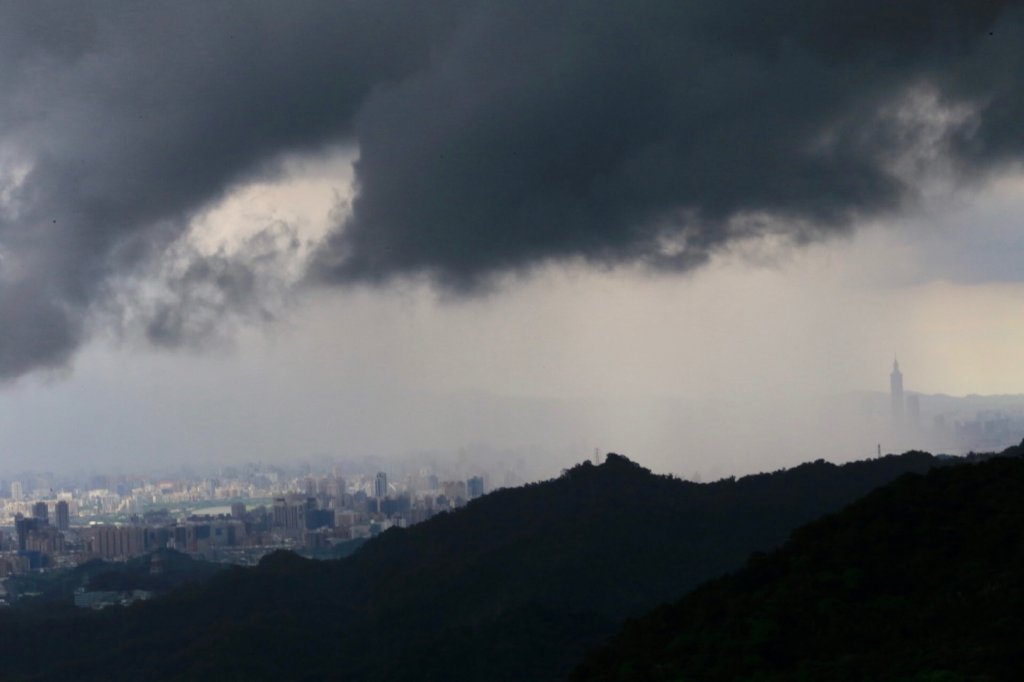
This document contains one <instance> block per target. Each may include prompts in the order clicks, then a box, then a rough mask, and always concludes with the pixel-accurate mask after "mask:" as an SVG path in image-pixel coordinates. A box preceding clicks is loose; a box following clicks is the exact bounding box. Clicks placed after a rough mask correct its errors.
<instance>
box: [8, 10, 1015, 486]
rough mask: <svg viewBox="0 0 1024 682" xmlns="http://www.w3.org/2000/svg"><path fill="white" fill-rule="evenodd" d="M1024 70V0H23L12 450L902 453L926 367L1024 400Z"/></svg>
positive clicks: (12, 203)
mask: <svg viewBox="0 0 1024 682" xmlns="http://www.w3.org/2000/svg"><path fill="white" fill-rule="evenodd" d="M719 5H722V6H719ZM1021 74H1024V7H1022V3H1018V2H977V1H973V2H968V1H962V2H955V1H952V0H950V1H947V2H936V1H934V0H929V1H924V0H921V1H919V2H915V1H908V2H903V3H899V4H893V3H890V2H864V1H863V0H860V1H858V2H846V1H839V0H837V1H834V2H827V3H823V2H806V1H801V2H798V1H796V0H793V1H785V2H771V3H769V2H753V1H751V2H732V3H678V2H665V3H658V2H641V3H624V2H592V1H591V2H579V3H575V2H562V3H557V4H555V5H552V4H551V3H531V2H519V3H491V2H483V1H479V2H477V1H469V0H467V1H466V2H430V3H419V2H353V3H342V2H337V3H289V4H288V5H287V6H286V5H285V4H282V3H262V4H261V3H187V2H181V3H173V4H156V3H154V4H135V5H129V4H124V3H102V2H94V3H88V4H86V3H62V2H57V3H49V4H47V3H32V4H28V3H20V4H15V3H10V4H6V5H4V6H2V7H0V91H2V92H3V93H4V96H3V97H2V98H0V376H2V377H4V383H3V385H2V387H0V469H2V470H11V469H17V468H37V469H64V468H70V467H79V466H83V465H84V463H88V464H89V465H95V466H96V467H100V468H102V467H105V466H109V467H119V468H123V469H131V468H133V467H138V468H143V469H145V468H150V467H152V466H169V465H173V464H175V463H179V462H181V463H202V462H210V461H225V462H239V461H247V460H264V461H274V460H286V459H288V458H301V457H310V456H313V455H318V454H328V455H336V456H361V455H367V454H369V455H381V456H396V455H403V454H406V453H409V452H415V451H420V450H440V451H457V450H459V449H460V448H467V449H468V450H469V451H470V452H472V451H474V449H475V448H480V447H483V446H490V447H492V448H495V449H498V450H503V449H508V450H512V451H515V452H517V453H520V454H522V455H523V456H527V457H529V458H531V459H532V460H534V461H535V462H536V463H537V465H536V466H537V468H538V470H539V471H541V473H544V472H549V473H555V472H557V470H558V469H559V468H561V467H562V466H565V465H567V464H569V463H571V462H574V461H578V460H579V459H582V458H583V457H585V456H587V455H589V454H590V453H592V451H593V449H594V448H595V447H596V448H601V449H602V450H606V451H607V450H615V451H619V452H624V453H626V454H627V455H629V456H631V457H633V458H635V459H637V460H639V461H640V462H642V463H644V464H645V465H647V466H650V467H652V468H654V469H656V470H659V471H673V472H676V473H681V474H685V475H689V474H690V473H692V472H694V471H699V472H703V475H705V476H713V475H725V474H731V473H746V472H750V471H756V470H760V469H765V468H776V467H778V466H783V465H790V464H795V463H797V462H799V461H802V460H804V459H806V458H808V457H813V458H816V457H819V456H824V457H826V458H830V459H846V458H850V457H856V456H870V455H871V454H872V452H871V451H870V450H869V449H868V448H867V447H866V446H865V442H868V441H870V442H871V443H874V442H875V439H874V435H873V434H868V435H865V436H864V438H850V439H849V440H848V441H847V442H845V443H843V442H838V441H840V436H841V435H842V434H843V433H845V432H844V431H841V430H840V431H837V430H836V429H835V428H834V427H833V426H831V424H832V419H833V418H834V417H835V415H833V414H829V409H830V408H828V407H827V405H829V404H830V403H829V402H828V400H827V398H828V397H829V396H835V395H838V394H841V393H844V392H847V391H851V390H857V389H876V390H884V389H885V388H886V387H887V381H888V370H889V365H890V363H891V361H892V358H893V355H894V354H898V356H899V358H900V361H901V365H902V367H903V369H904V372H905V381H906V385H907V387H908V388H909V389H911V390H918V391H922V392H925V393H931V392H945V393H952V394H964V393H972V392H973V393H1022V392H1024V363H1021V362H1020V361H1019V358H1020V355H1021V350H1020V349H1021V340H1022V339H1024V314H1022V313H1024V306H1022V302H1024V286H1022V281H1021V280H1022V275H1024V269H1022V268H1021V266H1020V265H1019V263H1020V262H1022V256H1024V248H1022V247H1024V226H1022V225H1021V221H1020V219H1019V216H1021V215H1024V211H1022V209H1024V170H1022V168H1021V159H1022V157H1024V124H1021V121H1024V83H1022V82H1021V80H1022V75H1021ZM849 427H850V429H855V428H856V426H855V425H854V424H852V423H851V424H850V425H849ZM860 435H864V434H860Z"/></svg>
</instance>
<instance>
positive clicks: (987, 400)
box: [862, 359, 1024, 454]
mask: <svg viewBox="0 0 1024 682" xmlns="http://www.w3.org/2000/svg"><path fill="white" fill-rule="evenodd" d="M886 402H887V403H888V404H887V405H886V404H885V403H886ZM862 414H863V416H864V417H865V419H866V420H867V422H868V424H869V426H870V428H871V429H872V431H873V432H874V433H876V434H878V438H879V440H880V447H882V448H883V449H885V450H886V451H890V452H899V451H904V450H909V449H923V450H928V451H931V452H936V453H938V452H945V453H951V454H967V453H970V452H993V451H999V450H1003V449H1004V448H1007V447H1010V446H1011V445H1017V444H1018V443H1020V442H1021V440H1022V439H1024V395H1006V396H980V395H969V396H965V397H954V396H948V395H942V394H934V395H929V394H923V393H919V392H916V391H910V390H906V387H905V386H904V381H903V372H902V370H901V369H900V364H899V360H898V359H894V360H893V364H892V371H891V372H890V374H889V395H888V400H887V401H883V400H882V399H881V395H878V394H869V395H867V396H864V397H863V399H862Z"/></svg>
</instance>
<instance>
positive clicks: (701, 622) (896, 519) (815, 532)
mask: <svg viewBox="0 0 1024 682" xmlns="http://www.w3.org/2000/svg"><path fill="white" fill-rule="evenodd" d="M1020 451H1021V448H1020V446H1018V447H1015V448H1010V449H1009V450H1007V451H1006V453H1004V454H1005V455H1006V456H1004V457H998V458H992V459H989V460H987V461H983V462H980V463H977V464H960V465H957V466H951V467H943V468H936V469H933V470H932V471H930V472H929V473H927V474H926V475H921V476H908V477H903V478H900V479H899V480H897V481H895V482H894V483H892V484H890V485H888V486H885V487H883V488H881V489H879V490H877V491H875V492H873V493H871V494H869V495H868V496H866V497H865V498H864V499H862V500H859V501H857V502H855V503H854V504H852V505H850V506H849V507H848V508H847V509H845V510H843V511H842V512H839V513H836V514H831V515H829V516H827V517H825V518H823V519H821V520H819V521H816V522H813V523H811V524H808V525H806V526H804V527H802V528H800V529H799V530H797V531H796V532H795V533H794V534H793V536H792V539H791V540H790V541H789V542H788V543H786V545H785V546H784V547H783V548H781V549H779V550H777V551H775V552H772V553H770V554H767V555H763V554H761V555H755V556H753V557H751V559H750V560H749V561H748V562H747V564H746V565H745V567H744V568H743V569H742V570H741V571H739V572H737V573H735V574H734V575H731V576H727V577H724V578H721V579H718V580H715V581H712V582H710V583H708V584H706V585H704V586H702V587H701V588H699V589H697V590H696V591H694V592H693V593H691V594H689V595H687V596H686V597H684V598H683V599H681V600H679V601H677V602H676V603H674V604H672V605H670V606H663V607H660V608H658V609H656V610H655V611H654V612H652V613H651V614H649V615H647V616H645V617H644V618H641V619H639V620H636V621H632V622H630V623H628V624H627V626H626V627H625V628H624V630H623V631H622V632H621V633H620V634H619V635H617V636H616V637H615V638H613V640H612V641H611V642H610V643H609V644H608V645H607V646H605V647H603V648H602V649H600V650H598V651H595V652H593V653H592V654H591V655H590V656H589V657H588V659H587V661H586V662H585V663H584V664H583V665H582V666H581V667H580V668H578V669H577V670H576V671H575V673H574V674H573V676H572V679H573V680H574V681H575V682H581V681H584V680H587V681H601V682H606V681H612V680H620V681H627V680H628V681H636V680H645V681H649V682H658V681H660V680H700V681H702V682H715V681H719V680H722V681H724V680H740V679H744V680H761V681H764V682H770V681H783V680H787V681H789V680H912V681H920V682H924V681H926V680H932V681H940V680H941V681H943V682H953V681H956V680H973V681H981V680H989V681H995V680H1016V679H1020V674H1021V670H1024V653H1022V649H1021V645H1020V632H1021V631H1022V628H1024V541H1022V538H1024V459H1021V457H1020V454H1021V453H1020Z"/></svg>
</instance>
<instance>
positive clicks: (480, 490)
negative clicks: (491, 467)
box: [466, 476, 484, 500]
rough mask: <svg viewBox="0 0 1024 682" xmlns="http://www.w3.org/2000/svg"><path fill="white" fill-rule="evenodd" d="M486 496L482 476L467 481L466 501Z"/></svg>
mask: <svg viewBox="0 0 1024 682" xmlns="http://www.w3.org/2000/svg"><path fill="white" fill-rule="evenodd" d="M483 494H484V479H483V477H482V476H473V477H472V478H470V479H469V480H468V481H466V499H469V500H475V499H476V498H478V497H483Z"/></svg>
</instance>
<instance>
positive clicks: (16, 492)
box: [11, 481, 25, 500]
mask: <svg viewBox="0 0 1024 682" xmlns="http://www.w3.org/2000/svg"><path fill="white" fill-rule="evenodd" d="M23 497H25V493H24V491H23V490H22V489H21V481H11V499H12V500H20V499H21V498H23Z"/></svg>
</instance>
